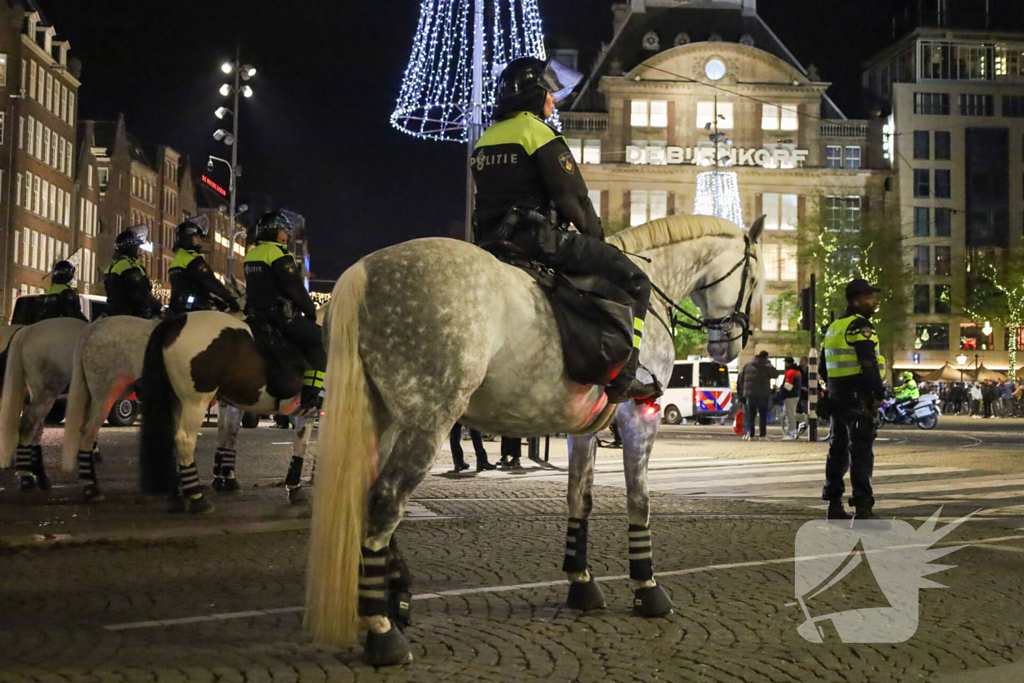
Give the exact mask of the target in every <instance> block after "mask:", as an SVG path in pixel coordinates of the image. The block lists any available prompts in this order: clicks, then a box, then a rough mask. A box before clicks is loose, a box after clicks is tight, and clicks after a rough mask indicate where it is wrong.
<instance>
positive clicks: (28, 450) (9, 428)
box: [0, 318, 88, 491]
mask: <svg viewBox="0 0 1024 683" xmlns="http://www.w3.org/2000/svg"><path fill="white" fill-rule="evenodd" d="M87 325H88V323H86V322H85V321H84V320H79V319H78V318H52V319H50V320H43V321H41V322H38V323H36V324H34V325H27V326H25V327H23V328H21V329H20V330H18V331H17V332H15V334H14V337H13V338H12V339H11V343H10V346H9V347H8V349H7V368H6V370H5V371H4V391H3V396H0V468H5V467H10V466H11V461H12V460H14V467H15V471H16V474H17V476H18V477H19V478H20V479H21V489H22V490H23V491H26V490H33V489H35V488H40V489H43V490H44V491H46V490H49V489H50V478H49V476H48V475H47V474H46V469H45V468H44V467H43V447H42V443H41V442H42V438H43V426H44V422H45V420H46V415H47V414H48V413H49V412H50V408H52V407H53V402H54V401H55V400H56V399H57V397H58V396H60V395H61V394H62V393H64V390H65V389H67V386H68V383H69V382H70V381H71V361H72V356H73V354H72V349H74V348H75V341H76V340H77V339H78V335H79V334H80V333H81V332H82V330H84V329H85V328H86V326H87ZM26 388H27V389H28V393H29V403H28V405H26V404H25V389H26ZM15 452H17V455H16V456H15Z"/></svg>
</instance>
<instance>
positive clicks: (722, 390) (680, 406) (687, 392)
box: [661, 360, 732, 425]
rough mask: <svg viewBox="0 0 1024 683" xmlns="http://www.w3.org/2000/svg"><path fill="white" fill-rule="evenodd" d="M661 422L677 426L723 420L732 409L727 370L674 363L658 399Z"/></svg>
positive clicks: (710, 365)
mask: <svg viewBox="0 0 1024 683" xmlns="http://www.w3.org/2000/svg"><path fill="white" fill-rule="evenodd" d="M661 406H662V419H663V420H664V421H665V422H666V423H668V424H672V425H677V424H679V423H681V422H682V421H683V419H684V418H689V419H693V420H694V421H696V422H698V423H702V422H705V421H707V420H709V419H711V418H715V417H725V416H727V415H728V414H729V410H730V409H731V408H732V385H731V384H730V382H729V368H728V367H726V366H725V365H722V364H721V363H715V362H714V361H697V360H677V361H676V362H675V365H674V366H673V367H672V377H671V378H669V380H668V386H666V387H665V393H664V395H663V396H662V397H661Z"/></svg>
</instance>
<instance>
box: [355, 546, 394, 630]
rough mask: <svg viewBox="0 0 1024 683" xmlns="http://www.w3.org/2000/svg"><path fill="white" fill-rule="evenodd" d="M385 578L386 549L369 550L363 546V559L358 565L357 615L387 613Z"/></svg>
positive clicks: (368, 615)
mask: <svg viewBox="0 0 1024 683" xmlns="http://www.w3.org/2000/svg"><path fill="white" fill-rule="evenodd" d="M387 580H388V549H387V548H382V549H380V550H370V549H369V548H367V547H366V546H363V561H362V564H360V565H359V616H361V617H373V616H384V615H386V614H387V613H388V599H387Z"/></svg>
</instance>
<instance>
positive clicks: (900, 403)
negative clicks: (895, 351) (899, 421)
mask: <svg viewBox="0 0 1024 683" xmlns="http://www.w3.org/2000/svg"><path fill="white" fill-rule="evenodd" d="M900 379H901V380H903V384H901V385H900V386H898V387H896V401H897V403H896V405H895V408H896V409H897V410H899V411H900V412H901V413H902V412H904V408H906V407H907V406H908V405H913V403H914V402H915V401H917V399H919V398H921V390H920V389H918V388H917V382H915V381H914V375H913V373H911V372H910V371H909V370H904V371H903V372H902V373H900Z"/></svg>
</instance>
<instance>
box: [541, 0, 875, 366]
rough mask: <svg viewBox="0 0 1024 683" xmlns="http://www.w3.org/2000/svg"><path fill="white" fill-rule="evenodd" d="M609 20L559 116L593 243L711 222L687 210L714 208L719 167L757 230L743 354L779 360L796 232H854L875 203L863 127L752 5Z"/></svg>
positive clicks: (653, 7) (662, 9)
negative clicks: (714, 173)
mask: <svg viewBox="0 0 1024 683" xmlns="http://www.w3.org/2000/svg"><path fill="white" fill-rule="evenodd" d="M614 13H615V26H614V35H615V39H614V40H613V42H612V43H611V44H610V45H607V46H606V47H605V49H604V50H603V51H602V52H601V54H600V55H598V58H597V61H596V64H595V65H594V67H593V69H592V70H591V73H590V76H589V78H588V79H587V80H586V81H585V85H584V86H583V88H582V90H581V91H579V92H580V94H579V95H578V97H577V99H576V100H575V101H574V102H573V103H572V105H571V107H570V108H568V109H563V110H561V112H560V117H561V120H562V124H563V131H564V133H565V135H566V137H567V139H568V140H569V144H570V148H571V149H572V151H573V153H574V155H575V156H576V158H577V160H578V161H579V162H580V163H581V170H582V172H583V175H584V176H585V178H586V180H587V185H588V187H589V189H590V192H591V200H592V202H593V204H594V206H595V207H596V208H597V210H598V213H599V214H600V216H601V218H602V221H603V223H604V225H605V230H606V232H608V233H611V232H615V231H617V230H619V229H622V228H624V227H629V226H631V225H638V224H641V223H644V222H646V221H648V220H652V219H655V218H660V217H664V216H669V215H673V214H676V213H710V212H711V211H708V210H695V209H697V204H698V202H699V201H705V200H710V201H714V199H713V197H711V198H709V197H708V196H707V193H704V192H702V190H701V189H700V187H699V182H700V174H702V173H704V172H706V171H709V170H713V169H714V168H715V165H714V164H715V161H714V160H715V158H716V157H718V159H719V170H722V171H726V172H729V173H733V174H735V176H734V177H735V181H736V184H737V187H738V196H739V206H740V208H741V210H742V219H741V220H742V222H743V223H744V224H745V225H749V224H750V223H751V222H752V221H753V220H754V219H755V218H756V217H757V216H759V215H761V214H764V215H765V216H766V232H765V242H764V254H765V267H766V276H767V283H766V287H765V291H764V296H763V299H762V300H761V301H760V302H755V307H754V314H753V327H754V328H755V329H756V333H755V336H754V339H753V343H751V344H749V345H748V347H747V350H746V351H745V354H747V355H749V354H751V353H753V352H755V350H759V349H761V348H765V349H768V350H769V352H770V353H772V354H773V355H779V354H781V353H782V350H781V348H780V347H779V345H778V343H777V341H778V335H777V334H776V333H777V332H780V331H784V330H786V329H789V326H790V324H791V321H790V320H789V319H785V318H782V317H780V316H779V315H777V314H775V315H772V314H770V313H769V310H773V309H771V307H769V306H768V304H770V302H772V301H773V299H775V298H776V297H779V296H782V295H784V294H787V293H793V295H795V293H796V292H797V291H798V290H799V289H800V287H802V286H804V281H805V279H806V278H805V276H804V274H803V273H801V270H800V267H799V265H798V253H797V250H798V244H797V240H796V229H797V224H798V223H799V222H800V221H801V220H802V219H803V218H804V217H805V216H807V215H808V213H809V212H811V211H814V210H817V209H820V210H821V211H822V212H823V213H825V214H827V215H830V216H831V215H834V216H835V217H836V220H837V221H843V220H853V221H856V220H857V219H858V217H859V215H860V212H861V211H862V210H864V209H865V208H866V205H867V204H868V203H869V202H871V201H882V200H883V196H884V192H885V189H884V187H885V180H886V178H887V177H888V175H889V171H888V170H885V169H884V168H872V167H871V163H870V160H871V158H872V154H871V150H870V148H869V145H868V140H869V136H868V129H869V126H868V122H867V121H863V120H860V121H852V120H848V119H846V118H845V117H844V116H843V114H842V113H841V112H840V111H839V110H838V108H837V107H836V106H835V105H834V104H833V103H832V102H831V100H830V99H829V98H828V96H827V94H826V90H827V89H828V87H829V83H827V82H823V81H822V80H821V79H820V78H819V77H818V76H817V74H816V73H815V72H814V71H813V70H808V69H805V68H804V67H803V66H802V65H801V64H800V62H799V61H798V60H797V59H796V58H795V57H794V56H793V55H792V53H790V52H789V51H788V50H787V49H786V47H785V46H784V45H782V43H781V42H780V41H779V40H778V38H777V37H776V36H775V35H774V33H772V31H771V29H770V28H768V26H767V25H766V24H765V23H764V22H763V21H762V20H761V19H760V17H758V16H757V13H756V6H755V4H754V2H752V1H751V0H717V1H716V2H711V3H707V4H702V5H701V7H700V8H699V9H697V8H688V7H679V6H678V3H675V2H671V1H669V0H633V2H631V3H630V4H628V5H616V6H615V8H614ZM715 133H720V134H722V136H721V137H722V140H721V141H720V142H718V144H717V145H716V143H715V142H712V141H711V136H712V135H713V134H715ZM819 202H824V203H825V205H824V206H820V207H819V206H818V203H819Z"/></svg>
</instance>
